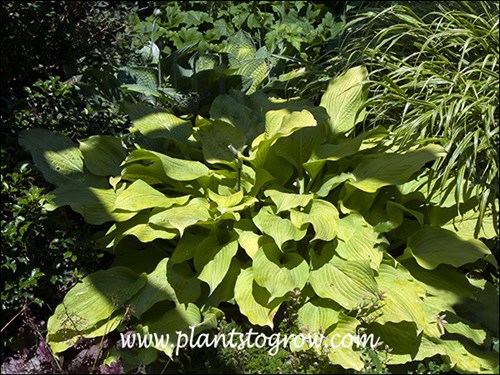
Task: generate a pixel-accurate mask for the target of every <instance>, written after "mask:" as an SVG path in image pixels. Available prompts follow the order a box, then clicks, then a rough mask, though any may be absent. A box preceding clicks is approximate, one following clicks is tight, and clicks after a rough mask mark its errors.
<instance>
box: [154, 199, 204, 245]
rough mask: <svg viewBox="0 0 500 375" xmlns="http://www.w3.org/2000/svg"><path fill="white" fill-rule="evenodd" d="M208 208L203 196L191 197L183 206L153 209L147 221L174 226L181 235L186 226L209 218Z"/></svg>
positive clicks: (169, 226)
mask: <svg viewBox="0 0 500 375" xmlns="http://www.w3.org/2000/svg"><path fill="white" fill-rule="evenodd" d="M209 208H210V203H208V201H207V200H206V199H205V198H193V199H191V200H190V201H189V202H188V204H186V205H185V206H175V207H171V208H167V209H165V210H153V212H152V213H151V216H150V218H149V223H151V224H156V225H159V226H162V227H166V228H175V229H177V230H178V231H179V233H180V235H181V236H182V235H183V233H184V230H185V229H186V228H187V227H189V226H192V225H194V224H196V223H199V222H204V221H207V220H209V219H210V218H211V216H210V211H209Z"/></svg>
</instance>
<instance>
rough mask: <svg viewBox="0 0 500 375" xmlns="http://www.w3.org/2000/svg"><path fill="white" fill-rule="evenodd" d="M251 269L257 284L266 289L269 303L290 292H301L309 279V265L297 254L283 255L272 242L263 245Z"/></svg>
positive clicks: (288, 253)
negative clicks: (296, 289)
mask: <svg viewBox="0 0 500 375" xmlns="http://www.w3.org/2000/svg"><path fill="white" fill-rule="evenodd" d="M252 267H253V270H254V279H255V282H256V283H257V284H259V285H260V286H262V287H264V288H266V289H267V290H268V291H269V293H270V296H269V302H270V301H272V300H273V299H275V298H277V297H283V296H284V295H286V294H287V293H288V292H290V291H291V290H293V289H295V288H298V289H299V290H302V288H304V286H305V285H306V282H307V279H308V277H309V265H308V264H307V262H306V261H305V260H304V258H302V256H301V255H300V254H299V253H297V252H291V251H288V252H285V253H283V252H282V251H281V250H280V249H279V248H278V247H277V246H276V245H275V243H274V242H267V243H264V244H263V245H262V246H261V247H260V248H259V250H258V251H257V253H256V254H255V257H254V258H253V263H252Z"/></svg>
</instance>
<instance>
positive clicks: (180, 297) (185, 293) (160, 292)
mask: <svg viewBox="0 0 500 375" xmlns="http://www.w3.org/2000/svg"><path fill="white" fill-rule="evenodd" d="M200 292H201V288H200V283H199V282H198V281H197V280H196V278H195V277H194V275H193V274H192V272H191V270H190V268H189V266H188V265H187V264H186V263H185V264H173V263H171V262H170V261H169V259H168V258H164V259H162V260H161V261H160V262H159V263H158V265H157V267H156V268H155V270H154V271H153V272H151V273H149V274H148V275H147V281H146V285H145V286H144V288H142V289H141V290H140V291H139V292H138V293H137V294H136V295H135V296H134V297H133V298H132V299H131V300H130V306H131V307H132V313H133V314H134V315H135V316H136V317H138V318H140V317H141V315H142V314H143V313H145V312H146V311H148V310H149V309H150V308H151V307H153V305H155V304H156V303H157V302H160V301H165V300H168V301H172V302H174V303H176V304H177V303H187V302H195V301H196V299H197V298H198V297H199V295H200Z"/></svg>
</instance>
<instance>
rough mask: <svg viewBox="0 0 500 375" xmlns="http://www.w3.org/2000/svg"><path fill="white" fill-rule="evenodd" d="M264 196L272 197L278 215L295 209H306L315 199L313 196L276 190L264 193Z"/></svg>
mask: <svg viewBox="0 0 500 375" xmlns="http://www.w3.org/2000/svg"><path fill="white" fill-rule="evenodd" d="M264 195H265V196H266V197H270V198H271V200H272V201H273V203H274V204H275V205H276V209H277V211H276V213H280V212H283V211H290V209H291V208H295V207H305V206H307V205H308V204H309V202H310V201H311V200H312V199H313V197H314V196H313V195H312V194H292V193H285V192H282V191H279V190H274V189H269V190H266V191H264Z"/></svg>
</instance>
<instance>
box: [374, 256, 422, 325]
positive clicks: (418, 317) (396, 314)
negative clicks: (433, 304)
mask: <svg viewBox="0 0 500 375" xmlns="http://www.w3.org/2000/svg"><path fill="white" fill-rule="evenodd" d="M375 280H376V282H377V284H378V287H379V290H380V295H381V299H380V308H379V309H378V310H376V311H375V312H374V313H373V314H374V315H376V316H378V318H377V319H376V322H377V323H379V324H384V323H387V322H393V323H399V322H411V323H415V326H416V329H417V330H418V331H419V332H420V331H421V330H423V328H424V326H425V324H426V316H425V313H424V308H423V304H424V302H423V298H424V296H425V290H424V289H423V288H422V287H421V286H420V283H418V282H417V280H415V279H414V278H413V276H412V275H411V274H410V273H409V272H408V271H407V270H406V269H405V268H404V267H403V266H401V265H399V266H398V267H397V268H395V267H393V266H392V265H388V264H384V263H382V264H381V265H380V268H379V274H378V276H376V277H375ZM379 315H380V316H379Z"/></svg>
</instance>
